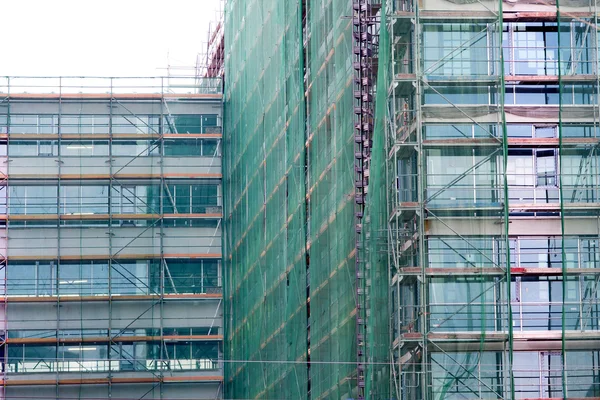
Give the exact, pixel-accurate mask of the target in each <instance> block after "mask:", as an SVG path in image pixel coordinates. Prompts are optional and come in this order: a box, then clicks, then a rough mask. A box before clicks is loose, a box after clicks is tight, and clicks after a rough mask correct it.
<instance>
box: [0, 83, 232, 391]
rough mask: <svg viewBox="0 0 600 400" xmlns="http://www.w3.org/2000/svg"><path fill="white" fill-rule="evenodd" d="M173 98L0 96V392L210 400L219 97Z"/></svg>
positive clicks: (216, 292)
mask: <svg viewBox="0 0 600 400" xmlns="http://www.w3.org/2000/svg"><path fill="white" fill-rule="evenodd" d="M128 96H129V97H128ZM171 96H172V97H168V96H167V97H163V96H162V95H148V96H146V97H145V98H143V99H142V100H138V99H136V98H135V97H136V96H135V95H127V96H125V97H123V96H121V95H117V94H115V95H114V96H108V95H107V96H105V97H102V96H100V97H98V96H95V95H85V94H83V95H80V96H79V97H78V98H77V99H75V100H73V99H69V100H66V99H64V98H62V99H61V98H58V97H57V96H56V95H52V94H48V95H43V94H42V95H38V96H36V97H35V98H34V99H28V98H22V97H19V96H18V95H13V96H9V97H7V98H6V99H4V101H3V106H6V107H2V108H0V114H2V115H0V158H1V159H2V160H1V165H3V167H2V166H0V173H1V175H2V182H3V184H2V185H1V187H0V215H1V217H0V230H1V233H0V251H1V252H2V257H3V262H2V266H1V268H0V271H1V273H0V278H1V282H3V283H2V286H3V287H2V289H1V292H2V293H3V296H4V299H5V300H4V301H3V303H2V304H3V305H2V308H3V309H2V315H3V322H0V324H2V329H1V332H2V340H3V342H2V343H3V346H2V351H1V356H2V373H3V374H4V376H5V379H10V380H11V381H12V382H13V386H11V387H10V388H5V389H4V390H5V392H3V393H6V397H2V398H17V397H20V394H19V393H21V392H20V391H22V390H26V388H27V386H28V385H30V384H31V382H38V383H36V384H37V385H42V386H40V393H41V394H43V393H45V394H47V396H50V397H48V398H53V397H52V396H55V395H56V393H57V392H56V391H55V389H54V387H56V388H58V387H62V386H61V385H63V383H64V382H70V380H71V379H77V380H78V381H77V386H78V387H80V391H81V393H87V394H85V395H83V397H82V398H107V397H105V396H108V397H110V393H114V395H115V396H116V397H119V396H120V395H119V393H120V392H119V391H120V390H122V389H120V388H119V385H120V384H122V383H128V384H130V385H133V386H132V387H131V388H130V389H129V390H130V391H131V393H134V394H135V398H152V399H162V398H173V399H175V398H189V397H188V395H189V393H190V390H194V393H202V397H203V398H205V396H209V397H210V398H220V396H221V395H220V393H221V392H220V389H219V387H220V385H221V383H222V379H223V378H222V375H223V373H222V367H223V366H222V362H221V360H222V354H223V346H222V335H223V324H222V319H221V313H222V311H221V299H222V284H223V283H222V273H221V253H222V250H221V249H222V248H221V219H222V213H223V211H222V185H221V154H222V151H221V147H222V132H221V125H222V124H221V112H220V98H217V97H214V96H213V97H214V98H213V97H210V96H208V97H206V96H205V97H203V95H181V96H179V95H178V96H174V97H173V95H171ZM134 111H135V112H134ZM167 375H168V376H169V377H170V378H164V377H165V376H167ZM169 379H170V380H169ZM155 387H157V388H160V390H158V389H157V391H156V393H155V389H154V388H155ZM56 390H58V389H56ZM61 390H62V389H61ZM55 392H56V393H55ZM145 393H146V394H145ZM134 394H132V396H133V395H134ZM11 396H13V397H11ZM15 396H16V397H15ZM44 396H45V395H44ZM47 396H46V397H47ZM56 396H58V397H56V398H63V397H61V396H62V395H56ZM86 396H91V397H86ZM94 396H95V397H94ZM182 396H184V397H182Z"/></svg>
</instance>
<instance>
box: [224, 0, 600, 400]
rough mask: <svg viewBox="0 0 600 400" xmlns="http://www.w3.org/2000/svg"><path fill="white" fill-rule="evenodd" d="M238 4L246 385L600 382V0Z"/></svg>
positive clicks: (442, 395)
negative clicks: (599, 148)
mask: <svg viewBox="0 0 600 400" xmlns="http://www.w3.org/2000/svg"><path fill="white" fill-rule="evenodd" d="M226 11H227V12H226V21H225V29H226V36H225V52H226V59H225V60H226V62H225V64H226V72H225V74H226V76H227V77H228V79H227V84H226V88H225V126H226V138H225V149H226V154H225V179H226V187H227V191H226V199H225V207H226V210H225V215H226V217H225V224H226V228H227V232H226V240H225V243H226V258H225V261H224V263H225V265H226V268H225V271H226V273H225V275H226V277H227V279H226V282H225V283H226V285H225V291H226V293H225V299H226V304H228V305H227V313H226V320H225V325H226V338H227V345H226V346H225V354H226V357H227V358H230V359H231V360H233V361H232V362H230V363H227V367H226V371H225V388H226V395H227V396H229V397H231V398H289V397H293V398H310V399H326V398H331V399H337V398H357V399H360V398H372V399H414V400H417V399H436V400H437V399H439V400H441V399H463V398H494V399H496V398H508V399H512V398H594V397H599V396H600V372H599V368H598V365H599V363H600V352H599V348H598V338H599V337H598V332H599V330H598V312H599V296H598V288H599V286H600V285H599V284H598V282H599V281H600V274H599V271H600V270H599V269H598V260H599V256H600V255H599V250H598V245H599V244H598V243H599V242H598V241H599V240H600V239H599V238H600V229H599V228H598V227H599V226H600V225H599V223H598V221H599V219H598V218H599V214H598V209H599V204H600V203H599V202H598V190H597V189H598V176H599V175H600V174H599V172H600V171H599V165H600V163H599V158H598V136H599V134H598V132H599V130H598V128H599V122H598V121H599V120H598V116H599V115H600V109H599V106H598V103H599V101H598V94H599V90H600V86H599V78H598V76H599V74H598V64H599V54H600V53H599V51H598V46H599V45H598V43H599V38H598V34H597V26H598V24H597V23H598V11H599V9H598V6H597V4H596V2H594V1H588V0H572V1H560V0H558V1H545V0H544V1H542V0H540V1H534V0H532V1H518V2H503V1H487V0H478V1H462V0H420V1H412V0H388V1H383V2H379V1H369V0H356V1H352V0H339V1H338V0H323V1H321V0H307V1H294V2H277V1H266V2H265V1H262V2H259V1H253V0H246V1H244V0H236V1H230V2H228V5H227V10H226ZM259 21H260V23H259ZM259 366H260V367H259Z"/></svg>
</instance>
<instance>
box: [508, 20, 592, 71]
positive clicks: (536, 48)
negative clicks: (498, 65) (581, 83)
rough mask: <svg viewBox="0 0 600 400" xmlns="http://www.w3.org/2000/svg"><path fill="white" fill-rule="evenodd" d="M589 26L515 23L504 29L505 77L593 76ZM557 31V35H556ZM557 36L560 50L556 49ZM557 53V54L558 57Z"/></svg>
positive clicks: (582, 24)
mask: <svg viewBox="0 0 600 400" xmlns="http://www.w3.org/2000/svg"><path fill="white" fill-rule="evenodd" d="M588 25H589V23H588V22H586V21H583V20H573V21H571V22H561V24H560V29H559V25H558V24H557V23H556V22H517V23H509V24H505V25H504V33H503V46H504V60H505V63H506V66H505V73H507V74H510V75H558V73H559V65H558V61H559V58H560V61H561V65H560V73H561V74H562V75H573V74H590V73H592V72H591V71H592V67H593V65H592V60H591V45H590V38H591V35H590V34H589V33H588V31H589V26H588ZM559 30H560V32H559ZM559 35H560V41H561V43H560V48H559V43H558V42H559ZM559 52H560V54H559Z"/></svg>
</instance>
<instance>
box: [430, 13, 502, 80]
mask: <svg viewBox="0 0 600 400" xmlns="http://www.w3.org/2000/svg"><path fill="white" fill-rule="evenodd" d="M423 29H424V32H423V43H424V46H425V51H424V74H425V75H444V76H456V75H460V76H469V75H489V74H491V73H493V72H492V70H491V69H492V67H493V65H492V64H491V63H490V62H489V61H488V58H489V56H488V54H489V52H488V45H489V44H488V41H490V40H493V39H492V38H493V36H494V35H493V32H492V34H491V35H488V30H491V29H492V28H491V27H489V26H488V25H486V24H475V23H469V24H461V23H442V24H440V23H437V24H434V23H429V24H425V25H424V27H423Z"/></svg>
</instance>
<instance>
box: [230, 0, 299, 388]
mask: <svg viewBox="0 0 600 400" xmlns="http://www.w3.org/2000/svg"><path fill="white" fill-rule="evenodd" d="M225 30H226V33H225V41H226V44H225V47H226V53H227V58H226V72H225V74H226V76H227V81H226V88H225V109H224V113H225V132H226V134H225V135H224V136H225V137H226V139H225V144H224V158H225V161H224V177H225V179H224V186H225V189H224V193H225V202H224V204H225V213H226V222H225V224H226V231H227V234H226V237H225V248H226V253H227V255H226V259H225V263H224V277H225V303H226V308H225V313H224V320H225V326H226V339H225V359H226V362H225V394H226V395H225V396H226V398H235V399H251V398H265V399H276V398H294V399H304V398H307V368H306V359H307V355H308V352H307V345H306V343H307V312H308V310H307V305H306V282H307V269H306V257H305V249H306V229H307V225H306V208H305V196H306V186H305V181H306V177H305V173H304V171H305V162H306V151H305V146H304V143H305V136H304V131H305V101H304V85H303V72H302V71H303V53H302V47H301V45H302V8H301V3H300V2H299V1H285V2H282V1H274V0H273V1H246V0H237V1H229V2H227V6H226V12H225Z"/></svg>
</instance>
